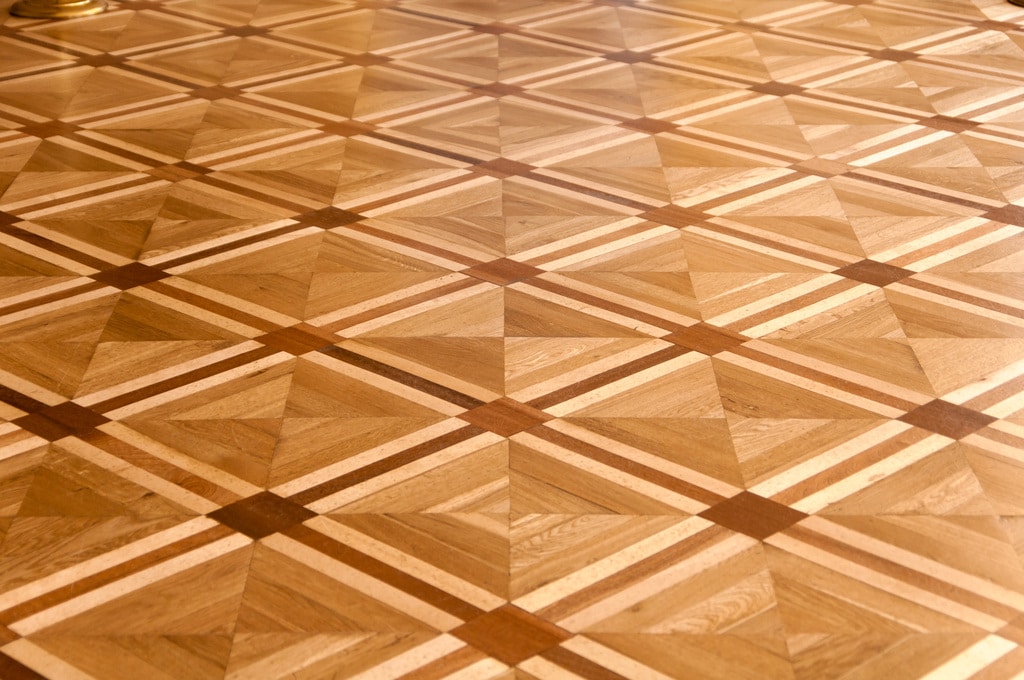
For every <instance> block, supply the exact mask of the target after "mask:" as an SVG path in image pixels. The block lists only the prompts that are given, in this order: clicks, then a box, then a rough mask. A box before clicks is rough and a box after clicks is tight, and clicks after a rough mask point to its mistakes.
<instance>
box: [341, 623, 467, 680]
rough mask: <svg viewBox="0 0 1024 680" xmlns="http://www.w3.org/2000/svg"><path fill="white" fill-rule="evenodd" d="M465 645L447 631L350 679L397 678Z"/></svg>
mask: <svg viewBox="0 0 1024 680" xmlns="http://www.w3.org/2000/svg"><path fill="white" fill-rule="evenodd" d="M465 646H466V643H465V642H463V641H462V640H459V639H457V638H454V637H452V636H451V635H448V634H447V633H445V634H443V635H439V636H438V637H436V638H434V639H432V640H429V641H427V642H424V643H423V644H422V645H418V646H416V647H413V648H412V649H410V650H409V651H407V652H403V653H402V654H399V655H398V656H395V657H392V658H390V659H388V660H387V661H385V662H384V663H382V664H378V665H377V666H374V667H373V668H369V669H367V670H365V671H363V672H362V673H359V674H358V675H353V676H351V679H350V680H382V679H383V678H398V677H401V676H403V675H407V674H409V673H412V672H413V671H415V670H416V669H417V668H422V667H423V666H426V665H427V664H428V663H431V662H433V661H437V660H438V659H440V658H442V657H445V656H448V655H449V654H451V653H452V652H456V651H458V650H460V649H462V648H463V647H465Z"/></svg>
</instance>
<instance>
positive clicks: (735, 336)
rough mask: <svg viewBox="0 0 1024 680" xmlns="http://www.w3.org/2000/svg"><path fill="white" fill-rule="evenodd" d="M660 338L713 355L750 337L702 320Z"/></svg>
mask: <svg viewBox="0 0 1024 680" xmlns="http://www.w3.org/2000/svg"><path fill="white" fill-rule="evenodd" d="M662 339H663V340H668V341H669V342H672V343H675V344H677V345H679V346H680V347H685V348H686V349H692V350H693V351H695V352H700V353H701V354H707V355H708V356H714V355H715V354H718V353H719V352H725V351H726V350H730V349H732V348H733V347H737V346H739V345H742V344H743V343H745V342H746V341H747V340H749V339H750V338H748V337H746V336H745V335H740V334H739V333H733V332H732V331H728V330H725V329H724V328H718V327H717V326H711V325H708V324H706V323H704V322H703V321H702V322H701V323H698V324H694V325H693V326H689V327H687V328H684V329H683V330H681V331H676V332H675V333H672V334H670V335H666V336H665V337H664V338H662Z"/></svg>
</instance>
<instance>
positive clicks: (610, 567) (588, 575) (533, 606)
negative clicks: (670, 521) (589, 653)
mask: <svg viewBox="0 0 1024 680" xmlns="http://www.w3.org/2000/svg"><path fill="white" fill-rule="evenodd" d="M711 526H714V525H713V524H712V523H711V522H709V521H708V520H706V519H704V518H702V517H688V518H686V519H684V520H682V521H680V522H679V523H678V524H675V525H673V526H671V527H669V528H668V529H665V530H664V531H659V532H658V533H656V534H654V535H653V536H649V537H648V538H645V539H644V540H642V541H638V542H637V543H634V544H633V545H630V546H629V547H627V548H624V549H622V550H619V551H618V552H616V553H613V554H611V555H609V556H607V557H605V558H602V559H600V560H598V561H596V562H592V563H590V564H588V565H587V566H585V567H583V568H581V569H577V570H576V571H574V572H573V573H571V574H568V575H566V576H563V577H562V578H559V579H556V580H555V581H551V582H550V583H547V584H545V585H543V586H541V587H540V588H537V589H536V590H534V591H533V592H531V593H528V594H526V595H523V596H522V597H519V598H516V599H515V600H514V601H513V602H512V604H514V605H516V606H517V607H521V608H522V609H525V610H527V611H530V612H536V611H539V610H541V609H544V608H545V607H548V606H550V605H552V604H554V603H556V602H558V601H559V600H561V599H563V598H565V597H568V596H569V595H572V594H574V593H577V592H579V591H581V590H583V589H584V588H587V587H588V586H592V585H594V584H595V583H598V582H600V581H603V580H604V579H606V578H608V577H609V576H612V575H614V574H617V573H619V572H620V571H623V570H625V569H628V568H629V567H631V566H633V565H634V564H636V563H638V562H640V561H642V560H644V559H646V558H648V557H650V556H652V555H655V554H657V553H659V552H661V551H662V550H666V549H668V548H670V547H672V546H673V545H676V544H678V543H679V542H681V541H684V540H686V539H687V538H690V537H691V536H695V535H697V534H698V533H700V532H701V531H704V530H705V529H707V528H708V527H711Z"/></svg>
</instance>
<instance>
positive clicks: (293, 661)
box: [225, 633, 373, 680]
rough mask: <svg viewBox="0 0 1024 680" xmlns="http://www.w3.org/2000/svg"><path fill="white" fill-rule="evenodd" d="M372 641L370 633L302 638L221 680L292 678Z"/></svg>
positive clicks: (324, 634) (237, 669)
mask: <svg viewBox="0 0 1024 680" xmlns="http://www.w3.org/2000/svg"><path fill="white" fill-rule="evenodd" d="M371 637H373V633H348V634H344V635H339V634H336V633H335V634H327V633H319V634H314V635H310V636H309V637H305V638H302V639H301V640H299V641H297V642H295V643H294V644H291V645H288V646H286V647H284V648H283V649H279V650H277V651H275V652H274V653H272V654H268V655H267V656H264V657H260V658H259V659H257V660H256V661H254V662H253V663H250V664H248V665H246V666H241V667H238V668H235V669H233V670H232V671H231V672H229V673H228V674H227V676H226V677H225V680H267V678H287V677H296V675H295V674H296V673H299V672H301V671H302V670H304V669H306V668H309V667H312V666H315V665H316V664H317V662H319V661H323V660H325V659H329V658H331V657H332V656H340V655H341V654H343V653H344V652H345V650H346V649H349V648H351V647H355V646H356V645H358V644H359V643H360V642H362V641H364V640H367V639H369V638H371Z"/></svg>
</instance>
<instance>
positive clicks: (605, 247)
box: [520, 225, 677, 272]
mask: <svg viewBox="0 0 1024 680" xmlns="http://www.w3.org/2000/svg"><path fill="white" fill-rule="evenodd" d="M676 233H677V230H676V229H675V228H674V227H668V226H665V225H661V226H657V227H653V228H651V229H648V230H647V231H642V232H640V233H639V234H631V235H629V236H625V237H623V238H621V239H618V240H616V241H610V242H608V243H602V244H600V245H597V246H594V247H593V248H587V249H586V250H581V251H579V252H577V253H573V254H572V255H566V256H565V257H560V258H558V259H557V260H552V261H550V262H544V263H543V264H539V265H537V266H538V267H540V268H541V269H544V270H546V271H549V272H550V271H555V270H557V269H565V268H566V267H571V266H573V265H579V264H582V263H584V262H588V261H592V262H593V263H597V262H601V261H602V260H606V259H610V258H612V257H615V256H616V255H617V254H618V253H620V252H621V251H622V250H625V249H626V248H629V247H631V246H636V245H640V244H641V243H650V242H651V241H653V240H654V239H657V238H659V237H661V236H669V235H674V234H676ZM587 236H591V234H590V233H587ZM652 245H653V244H652ZM520 258H522V255H520ZM588 263H589V262H588Z"/></svg>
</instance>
